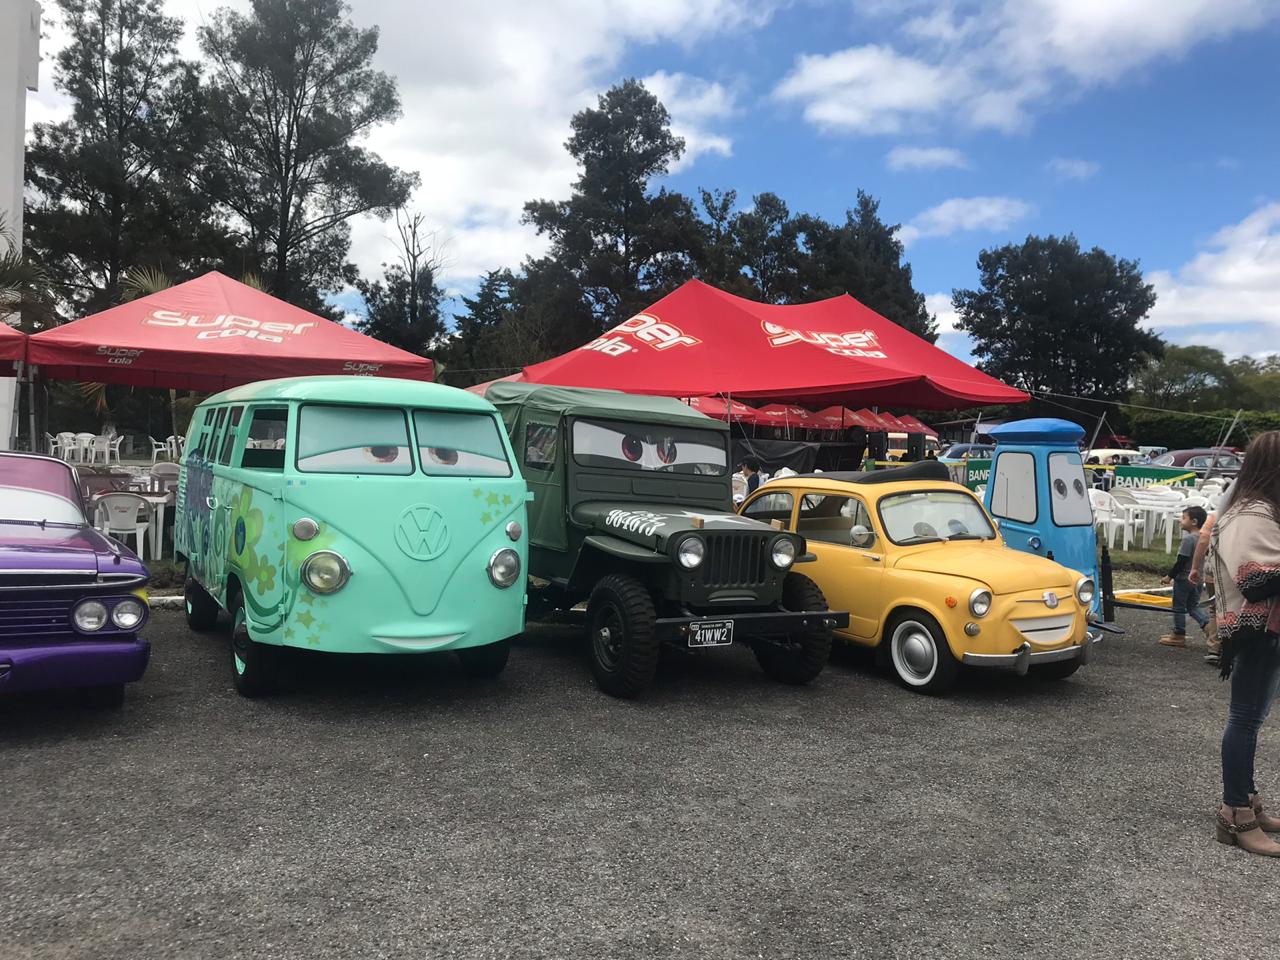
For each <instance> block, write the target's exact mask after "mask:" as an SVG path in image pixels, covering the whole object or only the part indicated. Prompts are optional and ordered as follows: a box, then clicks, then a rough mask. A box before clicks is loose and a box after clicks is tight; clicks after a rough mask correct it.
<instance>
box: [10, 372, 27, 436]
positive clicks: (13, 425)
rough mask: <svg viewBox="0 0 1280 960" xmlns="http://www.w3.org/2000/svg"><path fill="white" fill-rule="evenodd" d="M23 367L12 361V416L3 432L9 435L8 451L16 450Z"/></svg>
mask: <svg viewBox="0 0 1280 960" xmlns="http://www.w3.org/2000/svg"><path fill="white" fill-rule="evenodd" d="M24 366H26V365H25V364H24V363H23V362H22V361H21V360H15V361H13V376H14V387H13V415H12V416H11V417H10V418H9V423H8V424H6V425H5V430H6V432H7V433H8V435H9V437H8V441H9V442H8V445H7V449H9V450H17V449H18V429H19V427H20V426H21V425H22V414H21V413H20V412H19V409H18V408H19V406H20V404H19V403H18V401H19V400H21V399H22V368H23V367H24Z"/></svg>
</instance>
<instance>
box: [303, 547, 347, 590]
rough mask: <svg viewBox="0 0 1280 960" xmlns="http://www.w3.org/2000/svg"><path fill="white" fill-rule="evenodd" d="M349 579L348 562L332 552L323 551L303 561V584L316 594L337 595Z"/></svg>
mask: <svg viewBox="0 0 1280 960" xmlns="http://www.w3.org/2000/svg"><path fill="white" fill-rule="evenodd" d="M349 579H351V568H350V567H349V566H347V561H346V560H344V559H343V558H342V555H341V554H339V553H334V552H333V551H332V550H321V551H320V552H319V553H313V554H312V555H311V556H309V557H307V559H305V560H303V561H302V582H303V583H305V584H306V585H307V586H308V587H310V588H311V590H312V592H314V593H337V592H338V591H339V590H341V589H342V588H343V587H344V586H345V585H346V583H347V581H348V580H349Z"/></svg>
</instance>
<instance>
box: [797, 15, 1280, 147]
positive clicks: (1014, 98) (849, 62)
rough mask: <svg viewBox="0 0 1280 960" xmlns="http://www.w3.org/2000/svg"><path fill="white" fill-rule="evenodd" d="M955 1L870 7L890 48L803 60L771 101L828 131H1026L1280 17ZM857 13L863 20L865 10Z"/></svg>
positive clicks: (859, 48)
mask: <svg viewBox="0 0 1280 960" xmlns="http://www.w3.org/2000/svg"><path fill="white" fill-rule="evenodd" d="M957 6H958V5H957V4H956V3H955V2H953V0H928V2H921V3H910V4H908V9H909V10H912V11H917V10H919V11H923V12H921V13H919V15H917V16H914V17H911V18H909V19H903V16H904V12H903V11H902V9H901V7H902V4H885V5H880V4H873V5H872V6H871V8H870V13H871V14H872V15H878V16H880V17H881V18H882V23H884V24H893V25H898V24H900V26H899V28H898V33H899V37H900V39H899V41H898V42H897V43H896V45H890V44H881V45H877V46H855V47H850V48H848V49H845V50H838V51H835V52H833V53H823V54H801V55H800V56H799V57H798V58H797V59H796V62H795V64H794V66H793V68H792V70H791V72H790V73H788V74H787V76H786V77H784V78H783V80H782V81H781V82H780V83H779V85H778V86H777V88H776V89H775V91H774V93H775V96H776V97H778V98H779V99H781V100H784V101H791V102H795V103H798V104H800V105H801V106H802V108H803V111H804V116H805V118H806V119H808V120H809V122H810V123H812V124H813V125H814V126H816V127H818V128H820V129H822V130H825V131H828V132H845V133H854V134H876V133H886V132H889V133H892V132H895V131H897V130H900V129H904V128H907V127H921V126H923V127H926V128H928V127H932V126H936V125H939V124H941V123H943V122H946V121H951V120H953V119H954V120H956V121H958V122H959V123H960V124H961V125H964V126H969V127H974V128H994V129H999V130H1005V131H1011V130H1016V129H1020V128H1023V127H1025V126H1026V125H1027V124H1028V122H1029V118H1030V114H1031V113H1032V112H1033V110H1034V109H1035V108H1036V107H1037V106H1038V105H1039V104H1041V103H1042V102H1055V101H1060V100H1061V99H1062V98H1063V97H1070V96H1073V95H1078V94H1079V93H1080V92H1082V91H1085V90H1088V89H1089V88H1092V87H1096V86H1099V85H1103V84H1109V83H1114V82H1115V81H1117V80H1119V79H1120V78H1121V77H1123V76H1124V75H1125V74H1127V73H1129V72H1131V71H1133V70H1135V69H1137V68H1139V67H1142V66H1144V65H1146V64H1148V63H1151V62H1154V61H1159V60H1164V59H1170V58H1176V57H1179V56H1181V55H1183V54H1184V53H1185V52H1186V51H1187V50H1189V49H1190V48H1191V47H1192V46H1194V45H1195V44H1196V43H1200V42H1204V41H1207V40H1213V39H1219V38H1221V37H1225V36H1228V35H1230V34H1233V33H1236V32H1239V31H1243V30H1248V29H1252V28H1255V27H1257V26H1259V25H1261V24H1262V23H1264V22H1266V21H1268V20H1270V19H1274V18H1276V17H1278V16H1280V4H1277V3H1275V2H1274V0H975V2H972V3H968V4H965V5H964V7H963V12H960V11H959V10H958V9H957ZM862 12H863V13H864V14H866V13H868V10H867V8H865V7H864V8H863V9H862Z"/></svg>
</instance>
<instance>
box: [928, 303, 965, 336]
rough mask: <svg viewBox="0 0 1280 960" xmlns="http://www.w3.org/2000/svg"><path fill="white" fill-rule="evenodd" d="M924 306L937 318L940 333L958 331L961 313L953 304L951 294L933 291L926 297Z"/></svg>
mask: <svg viewBox="0 0 1280 960" xmlns="http://www.w3.org/2000/svg"><path fill="white" fill-rule="evenodd" d="M924 306H925V309H926V310H928V311H929V312H930V313H931V314H933V315H934V317H935V318H936V319H937V321H938V333H940V334H944V333H957V330H956V324H957V323H958V322H959V321H960V315H959V314H958V313H956V308H955V307H953V306H952V305H951V294H949V293H931V294H929V295H928V296H926V297H925V298H924Z"/></svg>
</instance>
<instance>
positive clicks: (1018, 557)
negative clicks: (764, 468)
mask: <svg viewBox="0 0 1280 960" xmlns="http://www.w3.org/2000/svg"><path fill="white" fill-rule="evenodd" d="M949 477H950V475H949V474H948V472H947V468H946V467H945V466H943V465H942V464H939V463H938V462H937V461H923V462H920V463H916V464H912V465H911V466H908V467H898V468H893V469H887V470H874V471H869V472H866V473H818V474H810V475H797V476H790V477H785V478H779V479H776V480H771V481H769V482H768V483H766V484H765V485H763V486H762V487H760V488H759V489H758V490H757V491H756V492H755V493H754V494H753V495H752V496H751V497H749V498H748V499H747V500H746V501H745V502H744V503H743V505H742V507H741V512H742V513H743V514H744V515H746V516H749V517H754V518H756V519H758V520H765V521H775V520H776V521H780V522H781V523H782V525H783V526H785V527H786V528H787V529H788V530H793V531H795V532H796V533H799V534H802V535H803V536H804V538H805V541H806V543H807V544H808V549H809V550H810V551H811V552H812V553H814V554H816V555H817V558H818V560H817V562H816V563H813V564H810V565H809V567H808V568H807V569H806V571H805V572H806V574H807V575H808V576H809V577H811V578H812V579H813V580H814V581H815V582H816V583H817V584H818V586H819V588H820V589H821V590H822V592H823V593H824V594H825V595H826V597H827V600H828V601H829V602H830V604H831V606H832V608H834V609H839V610H848V611H849V626H848V628H846V629H844V630H837V631H836V635H837V637H840V638H842V639H844V640H846V641H849V642H852V643H855V644H859V645H862V646H867V647H876V648H877V649H878V650H879V651H880V653H881V655H882V656H883V658H884V659H885V660H886V661H887V662H888V663H889V664H890V665H891V666H892V667H893V670H894V672H895V673H896V674H897V676H898V678H899V679H900V680H901V681H902V683H903V684H905V685H906V686H907V687H909V688H911V689H913V690H917V691H920V692H921V693H941V692H943V691H945V690H947V689H948V688H949V687H950V686H951V685H952V684H953V683H955V680H956V676H957V674H958V673H959V670H960V665H961V664H965V665H967V666H974V667H1003V668H1008V669H1013V670H1016V671H1017V672H1018V673H1023V674H1025V673H1026V672H1027V671H1028V670H1030V671H1031V672H1032V673H1033V674H1034V675H1036V676H1043V677H1045V678H1049V679H1062V678H1064V677H1069V676H1070V675H1071V674H1073V673H1075V672H1076V670H1077V669H1079V667H1080V666H1081V664H1083V663H1086V662H1087V661H1088V660H1089V652H1090V650H1091V649H1092V646H1093V644H1094V643H1096V642H1098V640H1100V639H1101V636H1102V634H1101V633H1100V632H1098V631H1095V630H1093V629H1092V628H1091V627H1090V624H1089V619H1088V617H1089V609H1090V605H1091V604H1092V602H1093V594H1094V590H1095V587H1094V583H1093V581H1092V580H1091V579H1089V578H1088V577H1085V576H1083V575H1081V574H1080V573H1077V572H1076V571H1074V570H1069V569H1068V568H1066V567H1064V566H1062V565H1061V564H1058V563H1055V562H1053V561H1052V560H1049V559H1045V558H1043V557H1036V556H1031V555H1030V554H1027V553H1022V552H1019V551H1016V550H1012V549H1010V548H1008V547H1006V546H1005V545H1004V542H1003V541H1002V540H1001V538H1000V532H999V530H998V528H997V526H996V524H995V523H994V522H993V521H992V519H991V517H990V516H988V514H987V512H986V510H985V509H984V508H983V506H982V503H981V502H980V501H979V500H978V499H977V497H975V496H974V495H973V494H972V493H971V492H970V491H969V490H967V489H965V488H964V487H963V486H961V485H960V484H958V483H953V482H951V480H950V478H949Z"/></svg>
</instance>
